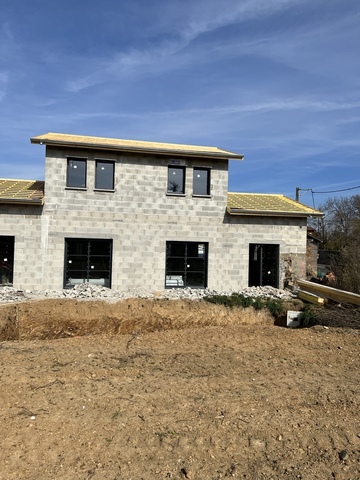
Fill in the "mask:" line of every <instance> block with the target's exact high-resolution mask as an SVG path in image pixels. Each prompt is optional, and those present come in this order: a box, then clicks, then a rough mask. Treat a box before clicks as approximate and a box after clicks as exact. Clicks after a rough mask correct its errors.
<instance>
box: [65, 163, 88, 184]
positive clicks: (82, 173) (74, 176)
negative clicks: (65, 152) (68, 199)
mask: <svg viewBox="0 0 360 480" xmlns="http://www.w3.org/2000/svg"><path fill="white" fill-rule="evenodd" d="M66 186H67V187H73V188H86V159H84V158H68V161H67V178H66Z"/></svg>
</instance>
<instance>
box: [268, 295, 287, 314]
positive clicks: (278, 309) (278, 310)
mask: <svg viewBox="0 0 360 480" xmlns="http://www.w3.org/2000/svg"><path fill="white" fill-rule="evenodd" d="M266 308H267V309H268V310H269V312H270V313H271V315H272V316H273V317H279V316H280V315H281V314H282V313H284V302H283V301H282V300H277V299H275V298H270V299H269V300H267V302H266Z"/></svg>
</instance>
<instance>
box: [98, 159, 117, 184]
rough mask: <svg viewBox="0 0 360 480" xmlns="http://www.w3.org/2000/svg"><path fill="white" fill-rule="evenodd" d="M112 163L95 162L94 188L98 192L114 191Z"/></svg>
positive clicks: (113, 165)
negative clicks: (98, 190)
mask: <svg viewBox="0 0 360 480" xmlns="http://www.w3.org/2000/svg"><path fill="white" fill-rule="evenodd" d="M114 167H115V164H114V162H109V161H105V160H96V167H95V188H97V189H100V190H114V170H115V168H114Z"/></svg>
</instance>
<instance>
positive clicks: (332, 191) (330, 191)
mask: <svg viewBox="0 0 360 480" xmlns="http://www.w3.org/2000/svg"><path fill="white" fill-rule="evenodd" d="M356 188H360V185H358V186H357V187H350V188H344V189H342V190H329V191H328V192H315V191H314V190H313V189H312V188H307V189H306V190H310V191H311V192H312V193H337V192H347V191H349V190H355V189H356ZM301 190H305V189H304V188H302V189H301Z"/></svg>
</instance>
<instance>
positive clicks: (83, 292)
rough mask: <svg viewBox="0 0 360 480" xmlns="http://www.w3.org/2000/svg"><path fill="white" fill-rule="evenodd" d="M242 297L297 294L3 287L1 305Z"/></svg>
mask: <svg viewBox="0 0 360 480" xmlns="http://www.w3.org/2000/svg"><path fill="white" fill-rule="evenodd" d="M235 292H236V293H240V294H242V295H244V296H245V297H253V298H255V297H261V298H278V299H283V300H290V299H293V298H294V294H293V293H292V292H290V291H289V290H279V289H277V288H273V287H269V286H264V287H246V288H243V289H239V290H236V291H235V290H228V291H221V292H219V291H215V290H210V289H207V288H206V289H192V288H172V289H168V290H163V291H161V292H154V291H150V290H146V289H144V288H134V289H131V290H127V291H118V290H111V289H109V288H105V287H99V286H97V285H92V284H90V283H83V284H80V285H75V287H74V288H72V289H64V290H60V291H55V290H36V291H28V290H16V289H15V288H12V287H0V303H11V302H21V301H26V300H34V299H38V300H40V299H46V298H52V299H55V298H74V299H82V300H107V301H117V300H124V299H126V298H148V299H153V298H164V299H168V300H179V299H191V300H200V299H202V298H203V297H207V296H213V295H231V294H232V293H235Z"/></svg>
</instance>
